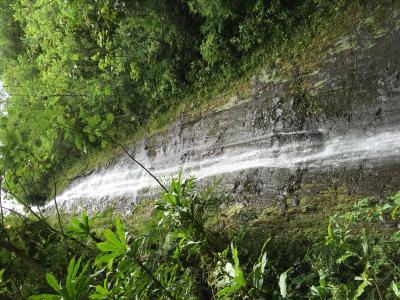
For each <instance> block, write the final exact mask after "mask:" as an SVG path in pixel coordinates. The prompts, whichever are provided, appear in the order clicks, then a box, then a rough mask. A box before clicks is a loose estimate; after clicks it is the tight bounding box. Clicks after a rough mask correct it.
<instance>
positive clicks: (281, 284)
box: [278, 268, 292, 298]
mask: <svg viewBox="0 0 400 300" xmlns="http://www.w3.org/2000/svg"><path fill="white" fill-rule="evenodd" d="M291 269H292V268H290V269H288V270H286V271H285V272H283V273H282V274H281V275H280V276H279V283H278V284H279V290H280V292H281V296H282V298H286V297H287V284H286V279H287V276H288V273H289V271H290V270H291Z"/></svg>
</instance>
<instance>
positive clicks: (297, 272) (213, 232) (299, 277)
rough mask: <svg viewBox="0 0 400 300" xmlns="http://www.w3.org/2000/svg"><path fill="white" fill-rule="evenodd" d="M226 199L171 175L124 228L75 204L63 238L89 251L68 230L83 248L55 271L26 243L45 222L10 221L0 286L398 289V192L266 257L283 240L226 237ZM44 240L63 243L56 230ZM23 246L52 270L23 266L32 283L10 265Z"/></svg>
mask: <svg viewBox="0 0 400 300" xmlns="http://www.w3.org/2000/svg"><path fill="white" fill-rule="evenodd" d="M229 200H230V199H229V198H226V196H225V195H223V194H221V193H220V192H219V191H218V189H217V186H216V185H215V184H214V185H210V186H206V187H203V188H202V189H200V190H198V191H197V189H195V180H194V179H193V178H188V179H186V180H184V179H183V176H182V175H180V176H179V177H178V178H176V179H173V180H172V181H171V185H170V186H169V187H168V192H164V193H162V194H161V197H160V199H159V200H158V201H157V202H156V210H155V211H154V212H153V215H152V216H151V218H150V219H149V220H148V221H147V222H146V223H145V224H141V226H140V230H139V231H137V230H135V234H134V235H133V234H132V232H130V229H131V228H129V227H125V226H124V225H123V222H122V221H121V220H120V219H119V218H117V219H116V220H115V225H114V226H112V228H106V229H105V230H104V231H103V230H99V229H100V228H97V227H96V226H95V225H94V224H95V221H96V218H97V217H95V218H93V219H92V218H89V217H88V216H87V215H86V213H83V214H82V216H81V218H80V219H78V218H72V220H71V221H70V225H69V226H67V230H66V233H67V234H68V237H69V238H75V239H76V238H78V239H80V241H81V243H82V244H84V245H86V246H85V247H87V248H89V250H90V251H82V248H79V247H78V246H80V245H81V244H80V243H79V242H76V241H75V240H73V239H70V240H69V241H70V243H71V244H70V250H69V253H71V254H73V255H78V254H80V255H81V254H83V256H81V257H80V258H79V259H78V260H75V259H72V260H71V261H70V263H69V266H68V269H67V272H66V274H65V275H64V274H63V273H64V272H63V271H62V270H60V266H61V265H62V263H61V264H60V261H61V262H63V259H62V258H61V257H60V255H63V254H60V253H64V252H63V249H62V248H51V247H49V248H46V247H45V246H44V245H42V246H40V248H41V249H34V247H39V246H38V245H36V244H33V241H36V240H41V239H44V238H45V236H44V235H45V234H48V232H47V231H46V229H45V227H40V226H39V225H40V223H39V224H37V223H32V224H24V223H25V222H26V221H19V223H18V222H14V223H12V224H13V225H12V228H15V229H13V230H16V231H8V233H9V234H10V235H11V242H12V245H14V246H15V245H17V246H18V247H19V249H20V250H16V249H15V248H12V247H11V248H10V247H4V246H5V245H7V242H5V243H2V244H1V245H2V248H0V258H1V261H0V263H1V265H0V266H1V267H2V268H6V272H7V278H8V280H6V281H1V282H0V288H1V291H2V292H3V293H5V295H7V296H8V295H12V298H15V299H20V298H22V296H19V295H24V298H28V297H29V296H31V299H303V298H305V299H377V298H379V299H380V298H381V299H393V298H395V297H397V298H399V278H400V268H399V265H400V260H399V257H400V255H399V254H400V253H399V247H398V243H399V239H400V234H399V229H398V223H399V221H400V216H399V215H398V214H397V211H398V205H399V194H395V195H393V196H391V197H387V198H375V197H369V198H364V199H361V200H360V201H358V202H357V203H356V204H355V205H354V208H353V209H352V210H349V211H347V212H344V213H340V214H336V215H334V216H332V217H331V219H330V222H329V224H328V225H327V230H326V236H325V238H322V239H321V240H320V241H317V242H314V243H313V244H307V243H305V244H304V245H300V246H299V245H297V246H296V247H297V248H293V247H292V246H288V249H285V251H288V252H292V251H294V249H296V250H299V249H300V251H299V253H303V254H302V255H298V254H297V252H296V253H295V254H294V255H293V256H290V257H285V256H277V257H276V256H274V255H273V254H272V253H278V252H282V250H283V249H281V248H274V247H276V245H279V244H273V243H271V239H267V240H266V241H265V243H264V245H263V246H262V247H260V249H256V250H257V251H254V250H255V249H254V245H253V244H248V245H246V243H249V239H248V237H247V236H246V235H241V234H240V232H238V231H235V232H233V239H234V241H232V240H231V239H230V238H228V237H229V236H232V233H229V234H228V231H229V229H228V228H227V227H226V225H224V224H223V223H221V222H220V221H218V222H216V221H215V220H220V219H221V215H222V213H221V207H224V206H226V205H227V204H228V203H229ZM10 220H12V219H9V218H8V219H6V222H10ZM27 223H29V222H27ZM105 224H107V222H106V223H105ZM42 225H43V224H42ZM17 228H23V230H24V232H30V233H31V235H29V236H30V237H31V238H32V240H30V239H29V238H27V237H24V241H25V243H22V242H20V243H17V242H18V240H17V239H16V238H15V235H19V232H20V231H19V229H17ZM0 232H1V233H3V232H4V231H0ZM100 237H101V241H99V240H100ZM88 239H92V240H94V241H95V242H96V246H95V245H94V244H93V243H88V242H87V241H88ZM48 243H56V244H59V245H58V246H62V245H63V243H62V240H61V239H60V237H58V239H57V238H55V237H53V239H52V242H50V241H48ZM238 245H241V246H240V247H238ZM24 247H25V248H24ZM291 247H292V248H291ZM302 247H306V248H302ZM246 248H248V249H250V251H247V250H246ZM74 249H75V250H74ZM24 251H26V253H33V257H34V258H35V259H36V258H41V259H43V261H44V262H45V263H44V264H43V266H45V267H46V269H47V270H51V269H52V270H53V271H51V273H50V272H48V271H46V272H44V273H43V270H39V269H38V270H36V271H38V273H36V271H35V270H33V272H34V275H33V276H35V279H37V280H41V282H40V283H36V284H34V283H35V281H34V280H33V276H32V274H31V273H29V272H23V274H21V273H20V268H24V266H26V265H29V266H34V265H32V264H35V263H36V260H35V262H33V261H31V260H29V258H28V257H27V256H26V255H24V254H23V252H24ZM255 252H256V253H255ZM9 254H11V255H9ZM51 256H53V259H52V260H51V259H49V258H48V257H51ZM10 258H11V259H10ZM5 261H10V262H11V264H9V263H8V264H5V263H4V262H5ZM51 261H54V265H51V264H49V262H51ZM57 264H58V266H57ZM25 268H26V267H25ZM3 272H4V271H2V273H3ZM38 274H41V275H39V276H38ZM24 276H25V277H24ZM11 279H12V280H11ZM15 280H16V281H17V282H20V281H21V280H24V281H23V282H25V284H26V285H28V286H29V288H28V289H27V290H21V289H19V285H18V284H14V283H13V281H15ZM44 280H45V281H46V282H47V285H48V286H49V287H50V288H51V289H52V290H53V291H55V293H54V292H53V293H51V290H49V288H48V287H46V286H45V285H44ZM5 288H6V289H5ZM18 291H19V292H18ZM36 294H39V295H36ZM34 295H36V296H34Z"/></svg>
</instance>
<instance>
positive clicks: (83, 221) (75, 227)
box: [65, 211, 96, 239]
mask: <svg viewBox="0 0 400 300" xmlns="http://www.w3.org/2000/svg"><path fill="white" fill-rule="evenodd" d="M95 220H96V218H91V219H90V220H89V217H88V216H87V214H86V212H85V211H84V212H83V213H82V215H81V218H80V219H79V218H77V217H73V218H72V219H71V221H70V223H69V225H68V226H67V227H66V228H65V231H66V233H67V234H69V235H70V236H73V237H76V238H79V239H84V238H88V237H93V236H94V233H93V232H92V229H91V228H92V226H93V223H94V222H95Z"/></svg>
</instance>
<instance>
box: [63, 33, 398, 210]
mask: <svg viewBox="0 0 400 300" xmlns="http://www.w3.org/2000/svg"><path fill="white" fill-rule="evenodd" d="M388 27H390V26H388ZM382 32H384V34H382ZM343 39H350V40H351V41H352V43H350V45H349V46H348V47H343V43H342V40H343ZM342 40H339V41H336V42H334V43H333V44H332V47H331V49H329V51H327V53H326V54H325V56H324V59H323V61H322V62H320V63H318V64H316V65H315V66H314V67H313V68H314V69H313V70H310V71H309V72H307V73H306V74H301V73H300V72H299V71H296V70H297V69H298V68H295V67H294V68H293V72H291V74H289V75H288V74H286V75H285V76H286V77H282V76H277V72H278V71H276V70H275V69H273V68H271V67H269V68H265V69H264V70H263V71H262V72H260V74H259V75H258V76H254V77H253V79H252V82H251V84H250V87H249V88H248V89H249V91H248V92H247V94H246V93H242V94H246V96H240V95H236V96H232V97H231V98H230V100H229V101H227V102H226V104H225V105H224V106H223V107H220V108H215V109H212V110H208V111H207V112H203V113H201V114H197V115H194V116H193V115H189V114H182V115H181V116H180V117H179V118H178V120H177V121H176V122H175V124H172V125H171V127H170V128H169V130H167V131H166V132H164V133H161V134H158V135H154V136H148V137H146V138H144V139H143V140H141V141H140V142H138V143H137V144H136V145H134V146H133V147H132V148H131V149H130V151H131V152H132V153H133V154H134V155H135V157H136V158H137V159H138V160H139V161H141V162H142V163H143V164H144V165H145V166H147V167H148V168H149V169H150V170H151V172H152V173H153V174H154V175H156V176H157V177H159V178H161V179H162V180H164V181H165V182H167V181H168V179H169V178H170V177H171V176H176V175H177V174H178V173H179V172H180V171H181V170H182V171H183V173H184V174H185V175H186V176H187V175H193V176H195V177H196V178H198V179H199V180H200V181H201V182H206V181H209V180H212V179H213V178H215V177H218V176H223V178H224V180H223V183H222V185H223V187H224V188H225V189H226V190H227V191H229V192H230V193H232V194H233V195H236V197H237V199H238V201H242V202H244V203H248V204H252V205H261V206H268V205H275V204H278V205H280V206H282V207H286V206H288V205H292V204H291V203H292V202H293V203H296V200H295V198H296V197H297V198H298V199H300V198H301V197H302V196H303V195H305V194H307V193H312V194H315V193H317V194H318V193H320V192H322V191H323V190H326V189H327V188H328V187H329V188H332V187H333V188H335V189H341V188H343V187H345V189H346V191H347V192H348V193H354V194H358V195H367V194H379V193H385V192H393V191H397V190H400V176H399V175H400V168H399V167H400V57H399V55H398V53H400V33H399V29H398V28H392V27H390V28H384V29H383V30H381V32H380V34H378V35H377V34H374V33H373V32H364V31H362V30H361V31H360V32H356V33H353V34H352V35H351V36H347V37H343V38H342ZM365 40H368V41H370V45H372V46H370V47H365V46H364V43H365ZM310 186H312V187H313V188H312V189H310ZM158 191H159V189H158V188H157V183H156V182H155V181H154V180H153V179H152V178H151V177H150V176H149V175H148V174H146V173H145V172H144V170H141V169H140V168H139V167H138V166H137V165H135V164H134V163H133V162H132V161H130V160H129V159H128V158H127V157H126V156H125V155H123V156H121V157H118V158H116V159H115V160H114V161H113V162H110V163H109V164H108V166H107V167H104V168H100V169H98V170H96V171H94V172H93V173H91V174H90V175H88V176H86V177H82V178H80V179H77V180H75V181H74V182H72V183H71V185H70V186H69V188H68V189H67V190H66V191H64V193H63V194H62V195H60V196H59V198H58V200H59V201H60V202H62V203H63V207H65V208H69V209H75V210H80V209H82V208H86V209H89V210H102V209H104V208H106V207H108V206H109V205H114V206H116V207H117V208H119V209H121V210H122V211H126V212H128V211H130V208H131V207H132V204H133V203H134V202H135V201H136V200H137V199H138V198H143V197H151V196H154V195H156V194H157V192H158ZM293 199H294V200H293ZM298 201H300V200H298ZM298 201H297V202H298Z"/></svg>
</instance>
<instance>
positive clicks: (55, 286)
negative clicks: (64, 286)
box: [46, 273, 61, 292]
mask: <svg viewBox="0 0 400 300" xmlns="http://www.w3.org/2000/svg"><path fill="white" fill-rule="evenodd" d="M46 281H47V283H48V284H49V285H50V286H51V287H52V289H53V290H55V291H56V292H59V291H60V290H61V287H60V285H59V284H58V281H57V279H56V278H55V277H54V275H53V274H51V273H46Z"/></svg>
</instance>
